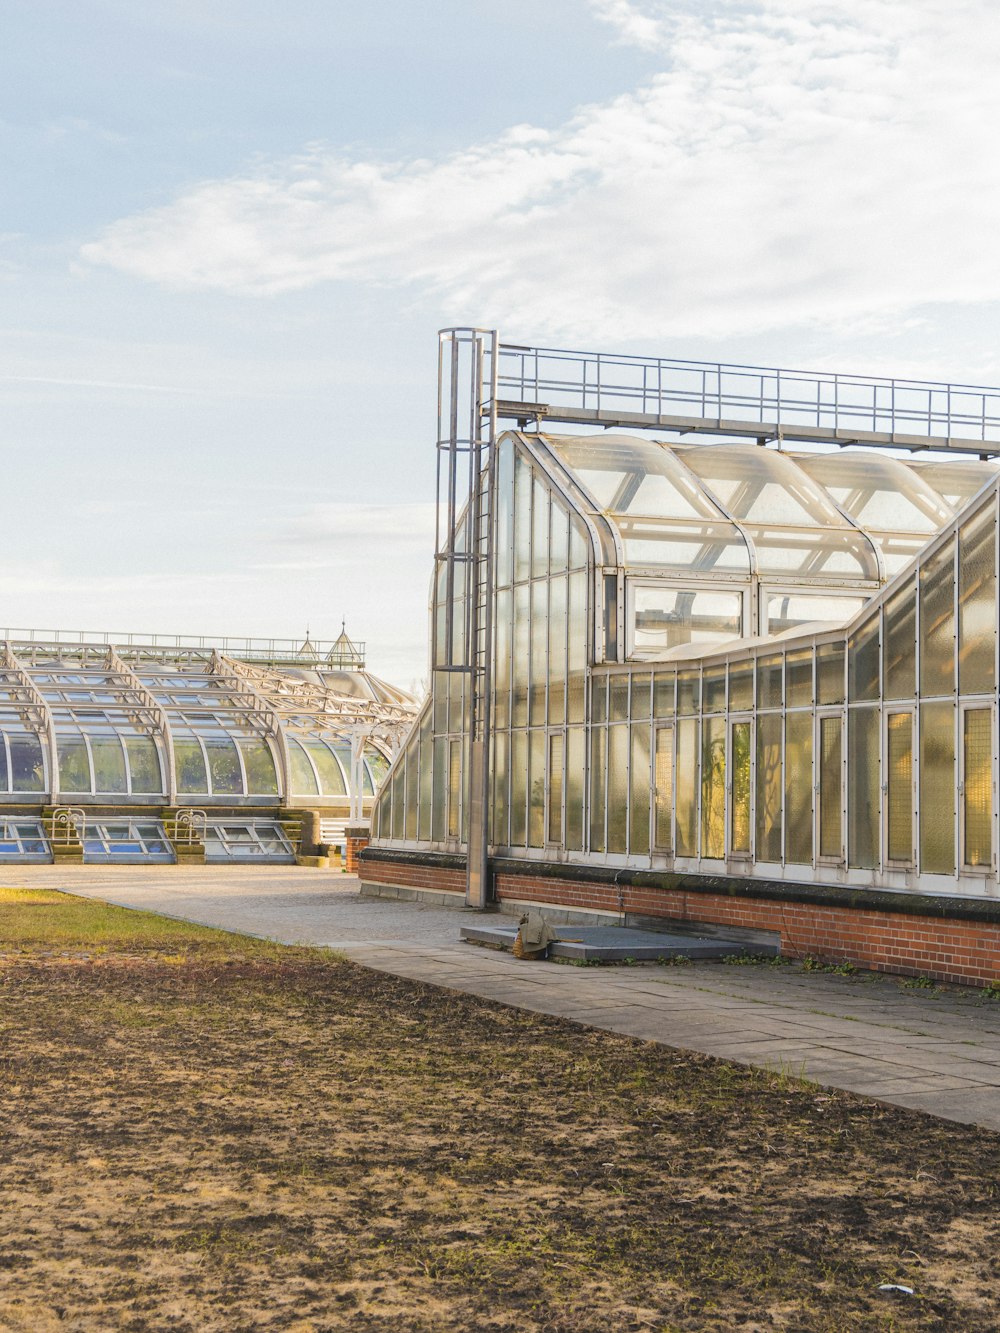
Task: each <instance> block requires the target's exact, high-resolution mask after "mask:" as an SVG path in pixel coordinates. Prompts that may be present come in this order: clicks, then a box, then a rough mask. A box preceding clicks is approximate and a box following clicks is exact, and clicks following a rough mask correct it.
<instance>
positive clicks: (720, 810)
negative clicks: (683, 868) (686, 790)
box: [701, 717, 726, 859]
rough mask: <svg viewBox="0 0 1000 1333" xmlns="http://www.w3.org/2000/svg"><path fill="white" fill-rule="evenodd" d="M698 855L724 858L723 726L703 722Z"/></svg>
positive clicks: (720, 721) (712, 720) (716, 721)
mask: <svg viewBox="0 0 1000 1333" xmlns="http://www.w3.org/2000/svg"><path fill="white" fill-rule="evenodd" d="M701 738H702V739H701V854H702V856H707V857H712V858H714V859H720V858H722V857H724V856H725V854H726V722H725V719H724V718H721V717H709V718H706V719H705V721H704V723H703V724H702V733H701Z"/></svg>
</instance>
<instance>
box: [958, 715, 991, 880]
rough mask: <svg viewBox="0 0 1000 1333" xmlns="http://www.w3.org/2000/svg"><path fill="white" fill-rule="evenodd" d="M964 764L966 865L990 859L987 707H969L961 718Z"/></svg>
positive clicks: (989, 762) (989, 772)
mask: <svg viewBox="0 0 1000 1333" xmlns="http://www.w3.org/2000/svg"><path fill="white" fill-rule="evenodd" d="M962 731H963V736H962V744H963V749H964V755H963V762H964V764H965V774H964V780H965V817H964V821H963V823H964V828H963V841H964V848H965V850H964V856H963V859H964V861H965V864H966V865H967V866H988V865H991V864H992V862H993V762H992V758H993V744H992V741H993V736H992V731H993V725H992V718H991V716H990V709H988V708H970V709H969V710H968V712H966V714H965V717H964V719H963V728H962Z"/></svg>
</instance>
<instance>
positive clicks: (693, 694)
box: [677, 671, 701, 713]
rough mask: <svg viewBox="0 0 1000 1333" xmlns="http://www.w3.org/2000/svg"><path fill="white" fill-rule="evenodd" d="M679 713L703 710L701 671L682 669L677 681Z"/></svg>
mask: <svg viewBox="0 0 1000 1333" xmlns="http://www.w3.org/2000/svg"><path fill="white" fill-rule="evenodd" d="M677 711H678V713H698V712H700V711H701V672H700V671H682V672H681V675H680V677H679V679H678V682H677Z"/></svg>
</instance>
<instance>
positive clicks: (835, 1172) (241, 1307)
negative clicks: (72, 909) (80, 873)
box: [0, 908, 1000, 1333]
mask: <svg viewBox="0 0 1000 1333" xmlns="http://www.w3.org/2000/svg"><path fill="white" fill-rule="evenodd" d="M24 910H27V908H25V909H24ZM0 925H2V917H0ZM202 936H204V932H202ZM219 939H221V940H223V943H222V944H216V945H213V946H211V947H208V946H205V945H204V944H203V943H202V942H200V941H199V940H195V939H192V941H191V942H190V943H189V944H187V945H184V944H183V943H181V944H177V943H175V944H172V945H171V948H172V949H173V950H174V952H171V953H165V952H163V950H162V948H150V949H149V950H146V951H144V950H143V949H142V947H140V946H137V945H136V944H135V942H134V941H133V942H131V943H129V945H128V946H127V949H124V950H123V951H116V950H115V949H114V948H106V949H104V950H103V951H102V952H101V953H100V954H98V955H95V956H85V954H84V953H82V952H81V950H79V949H75V950H74V949H66V948H61V949H58V950H51V949H45V948H43V947H42V946H41V945H38V946H32V945H31V944H30V943H29V944H24V943H23V942H22V943H21V944H20V946H19V947H18V948H17V949H16V950H12V951H11V952H9V953H8V954H7V955H6V956H4V957H0V1203H2V1208H0V1328H2V1329H3V1330H25V1331H30V1333H48V1330H67V1329H71V1330H87V1331H88V1333H89V1331H90V1330H107V1329H124V1330H143V1331H145V1330H160V1329H172V1330H192V1331H194V1330H197V1331H198V1333H202V1331H204V1330H216V1329H218V1330H223V1329H224V1330H227V1331H228V1330H244V1329H246V1330H256V1329H262V1330H272V1329H274V1330H278V1329H281V1330H297V1331H298V1333H306V1331H307V1330H315V1331H317V1333H318V1331H320V1330H328V1329H358V1330H373V1329H378V1330H385V1329H399V1330H406V1331H409V1330H413V1331H414V1333H418V1331H420V1330H449V1329H483V1330H515V1329H516V1330H519V1331H524V1330H528V1331H534V1330H537V1331H538V1333H542V1331H543V1330H545V1331H549V1333H563V1331H564V1330H565V1331H569V1330H573V1331H574V1333H575V1331H576V1330H583V1331H585V1333H600V1331H601V1330H644V1329H659V1330H674V1329H677V1330H687V1329H698V1330H705V1329H708V1330H731V1329H740V1330H757V1329H791V1330H811V1329H830V1330H833V1329H838V1330H840V1329H941V1330H949V1333H951V1331H952V1330H957V1329H961V1330H970V1331H973V1333H974V1331H976V1330H984V1331H985V1330H989V1331H990V1333H992V1331H993V1330H995V1329H996V1328H997V1327H998V1326H1000V1296H998V1270H1000V1257H998V1254H1000V1216H998V1211H997V1200H998V1180H1000V1137H997V1136H994V1135H991V1134H989V1133H987V1132H985V1131H979V1130H975V1129H967V1128H963V1127H960V1126H955V1125H951V1124H945V1123H943V1122H939V1121H935V1120H933V1119H930V1118H928V1117H924V1116H921V1115H918V1114H915V1113H910V1112H907V1111H903V1110H899V1109H894V1108H888V1107H885V1106H883V1105H879V1104H876V1103H872V1102H865V1101H862V1100H860V1099H858V1098H856V1097H853V1096H850V1095H849V1094H845V1093H837V1092H831V1091H829V1090H824V1089H821V1088H818V1087H816V1086H814V1085H803V1084H800V1083H798V1082H797V1081H796V1080H794V1079H788V1078H783V1077H780V1076H774V1075H770V1074H765V1073H761V1072H755V1071H751V1070H747V1069H744V1068H742V1067H739V1066H733V1065H728V1064H725V1063H722V1062H719V1061H715V1060H711V1059H708V1058H705V1057H700V1056H697V1055H690V1054H684V1053H678V1052H676V1051H672V1050H669V1049H665V1048H663V1047H659V1046H655V1045H652V1044H645V1043H641V1042H637V1041H633V1040H631V1039H629V1038H625V1037H616V1036H613V1035H609V1034H607V1033H603V1032H595V1031H591V1030H588V1029H585V1028H581V1027H579V1026H576V1025H574V1024H571V1023H567V1022H564V1021H561V1020H558V1019H547V1018H544V1017H538V1016H535V1015H529V1014H525V1013H522V1012H519V1011H517V1010H514V1009H509V1008H504V1007H501V1006H497V1005H494V1004H490V1003H487V1002H485V1001H482V1000H479V999H476V998H474V997H469V996H464V995H458V994H455V993H451V992H448V991H445V990H439V989H434V988H431V987H428V986H424V985H420V984H417V983H413V982H408V981H404V980H399V979H396V978H392V977H389V976H385V975H382V974H380V973H376V972H372V971H368V970H365V969H363V968H360V967H357V966H354V965H353V964H350V963H348V962H344V961H342V960H339V959H337V958H335V957H332V956H329V955H326V956H324V955H322V954H319V953H317V952H312V951H306V950H294V949H278V948H276V947H270V948H268V949H267V950H263V949H255V948H253V947H251V942H247V943H246V944H242V943H241V942H240V941H239V940H237V939H233V938H232V937H228V938H226V937H221V936H220V937H219ZM884 1282H891V1283H898V1284H903V1285H905V1286H910V1287H912V1288H914V1294H913V1295H912V1296H907V1295H901V1294H891V1293H882V1292H880V1291H879V1290H878V1287H879V1284H880V1283H884Z"/></svg>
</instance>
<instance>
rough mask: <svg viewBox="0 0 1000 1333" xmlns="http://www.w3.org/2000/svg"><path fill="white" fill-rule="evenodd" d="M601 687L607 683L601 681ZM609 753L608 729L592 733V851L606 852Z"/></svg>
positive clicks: (601, 728) (592, 731) (600, 728)
mask: <svg viewBox="0 0 1000 1333" xmlns="http://www.w3.org/2000/svg"><path fill="white" fill-rule="evenodd" d="M600 683H601V685H603V684H604V683H605V682H604V681H601V682H600ZM607 753H608V729H607V727H593V728H591V732H590V849H591V851H594V852H603V851H604V779H605V768H606V763H607Z"/></svg>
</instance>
